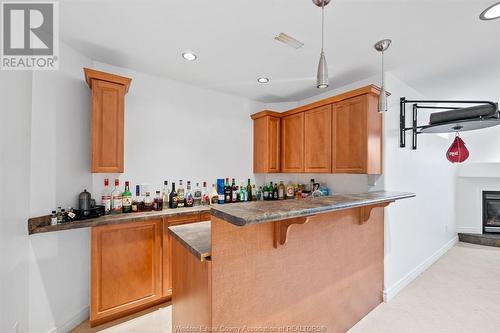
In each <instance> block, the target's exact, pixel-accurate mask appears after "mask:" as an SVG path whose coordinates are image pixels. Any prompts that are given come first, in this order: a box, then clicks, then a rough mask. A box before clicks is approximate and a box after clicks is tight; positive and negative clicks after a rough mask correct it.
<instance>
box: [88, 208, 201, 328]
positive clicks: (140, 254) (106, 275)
mask: <svg viewBox="0 0 500 333" xmlns="http://www.w3.org/2000/svg"><path fill="white" fill-rule="evenodd" d="M209 219H210V217H209V216H207V214H206V213H193V214H186V215H180V216H174V217H164V218H158V219H151V220H146V221H141V222H129V223H119V224H112V225H105V226H98V227H93V228H92V235H91V237H92V239H91V281H90V289H91V290H90V325H91V326H92V327H94V326H97V325H100V324H103V323H105V322H108V321H111V320H114V319H117V318H121V317H124V316H127V315H129V314H131V313H134V312H137V311H141V310H143V309H146V308H148V307H150V306H154V305H156V304H159V303H162V302H165V301H167V300H169V299H170V298H171V296H172V238H171V236H170V235H169V233H168V227H169V226H171V225H178V224H185V223H193V222H199V221H201V220H203V221H206V220H209Z"/></svg>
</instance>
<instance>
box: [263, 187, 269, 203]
mask: <svg viewBox="0 0 500 333" xmlns="http://www.w3.org/2000/svg"><path fill="white" fill-rule="evenodd" d="M262 200H269V188H268V186H267V185H266V184H264V189H263V192H262Z"/></svg>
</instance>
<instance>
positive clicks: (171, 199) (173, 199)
mask: <svg viewBox="0 0 500 333" xmlns="http://www.w3.org/2000/svg"><path fill="white" fill-rule="evenodd" d="M168 207H169V208H177V192H176V191H175V182H172V192H170V195H169V196H168Z"/></svg>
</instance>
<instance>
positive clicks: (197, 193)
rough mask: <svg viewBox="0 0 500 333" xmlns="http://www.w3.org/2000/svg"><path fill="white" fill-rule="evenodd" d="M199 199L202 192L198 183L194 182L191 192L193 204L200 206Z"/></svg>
mask: <svg viewBox="0 0 500 333" xmlns="http://www.w3.org/2000/svg"><path fill="white" fill-rule="evenodd" d="M201 199H202V194H201V188H200V183H196V186H195V187H194V194H193V200H194V206H201Z"/></svg>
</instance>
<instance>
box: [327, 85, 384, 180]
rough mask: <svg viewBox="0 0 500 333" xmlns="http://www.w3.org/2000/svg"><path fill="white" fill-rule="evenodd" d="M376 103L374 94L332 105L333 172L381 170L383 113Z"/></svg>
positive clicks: (372, 171) (367, 172)
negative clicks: (377, 109)
mask: <svg viewBox="0 0 500 333" xmlns="http://www.w3.org/2000/svg"><path fill="white" fill-rule="evenodd" d="M376 103H377V99H376V97H374V96H372V95H368V94H366V95H361V96H358V97H354V98H350V99H346V100H344V101H341V102H339V103H336V104H335V105H334V107H333V117H332V128H333V131H332V132H333V137H332V147H333V156H332V171H333V172H334V173H359V174H381V173H382V116H381V115H380V114H379V113H378V112H377V111H376Z"/></svg>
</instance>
